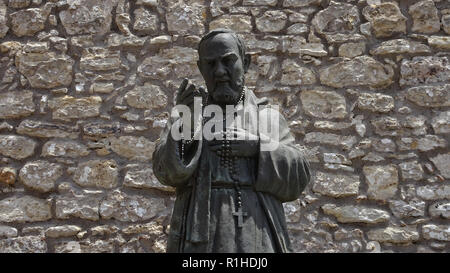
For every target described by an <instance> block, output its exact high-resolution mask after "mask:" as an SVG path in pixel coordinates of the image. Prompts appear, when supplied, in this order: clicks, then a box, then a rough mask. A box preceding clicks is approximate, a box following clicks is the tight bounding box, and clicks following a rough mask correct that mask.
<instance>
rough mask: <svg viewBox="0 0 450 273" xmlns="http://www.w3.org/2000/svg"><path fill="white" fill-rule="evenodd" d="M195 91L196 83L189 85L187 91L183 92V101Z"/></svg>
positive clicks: (181, 97)
mask: <svg viewBox="0 0 450 273" xmlns="http://www.w3.org/2000/svg"><path fill="white" fill-rule="evenodd" d="M194 91H195V85H193V84H191V85H189V86H188V87H187V88H186V89H185V91H184V92H183V94H181V96H180V99H181V101H183V100H184V99H185V98H186V97H187V96H190V95H192V93H194Z"/></svg>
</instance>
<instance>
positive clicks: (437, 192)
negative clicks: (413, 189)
mask: <svg viewBox="0 0 450 273" xmlns="http://www.w3.org/2000/svg"><path fill="white" fill-rule="evenodd" d="M417 196H419V197H420V198H423V199H425V200H439V199H450V185H432V186H430V185H428V186H422V187H418V188H417Z"/></svg>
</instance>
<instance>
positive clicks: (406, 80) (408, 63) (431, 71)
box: [399, 56, 450, 89]
mask: <svg viewBox="0 0 450 273" xmlns="http://www.w3.org/2000/svg"><path fill="white" fill-rule="evenodd" d="M400 75H401V78H400V80H399V83H400V85H401V86H405V85H419V84H430V83H438V82H445V81H448V80H449V79H450V63H449V61H448V57H437V56H417V57H413V58H412V59H411V60H407V59H405V60H403V61H402V64H401V66H400ZM416 88H419V89H421V88H423V87H416ZM428 88H429V87H428Z"/></svg>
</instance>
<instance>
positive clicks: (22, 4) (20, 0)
mask: <svg viewBox="0 0 450 273" xmlns="http://www.w3.org/2000/svg"><path fill="white" fill-rule="evenodd" d="M30 3H31V0H9V1H8V6H9V7H10V8H14V9H23V8H27V7H28V6H29V5H30Z"/></svg>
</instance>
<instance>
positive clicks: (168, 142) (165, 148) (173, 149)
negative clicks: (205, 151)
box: [153, 115, 202, 187]
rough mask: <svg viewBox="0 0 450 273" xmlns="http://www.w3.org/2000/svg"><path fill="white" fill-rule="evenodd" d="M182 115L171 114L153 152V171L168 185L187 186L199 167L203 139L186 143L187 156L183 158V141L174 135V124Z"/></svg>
mask: <svg viewBox="0 0 450 273" xmlns="http://www.w3.org/2000/svg"><path fill="white" fill-rule="evenodd" d="M179 119H180V117H179V116H177V115H175V116H171V117H170V118H169V119H168V121H167V124H166V127H165V128H164V130H163V131H162V132H161V135H160V138H159V140H158V141H157V144H156V147H155V151H154V152H153V172H154V174H155V176H156V178H158V180H159V181H160V182H161V183H162V184H164V185H168V186H172V187H180V186H185V185H186V184H187V182H188V181H189V178H190V177H192V175H193V174H194V172H195V170H196V169H197V166H198V163H199V159H200V154H201V150H202V141H201V140H196V141H193V142H192V143H191V144H189V145H185V156H184V159H181V141H176V140H174V138H173V137H172V134H171V128H172V125H173V124H174V123H175V122H176V121H177V120H179Z"/></svg>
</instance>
